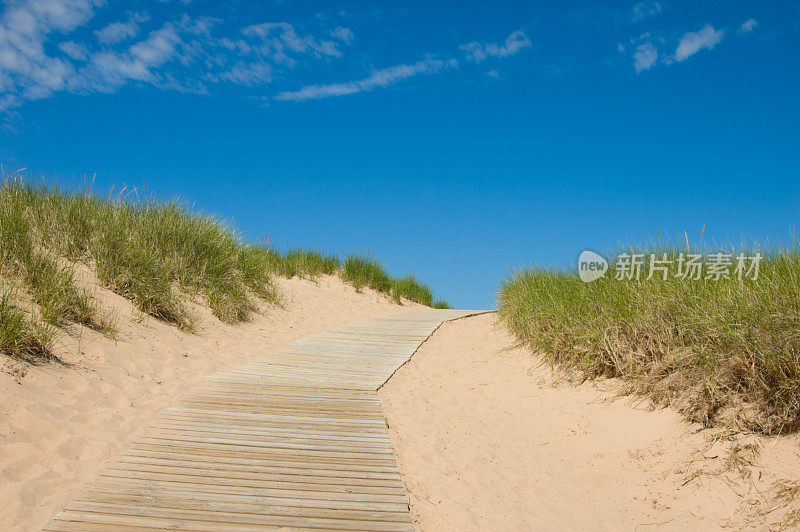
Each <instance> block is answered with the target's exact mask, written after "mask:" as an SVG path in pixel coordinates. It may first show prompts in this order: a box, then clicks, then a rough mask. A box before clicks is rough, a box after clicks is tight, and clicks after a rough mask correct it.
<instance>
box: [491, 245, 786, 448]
mask: <svg viewBox="0 0 800 532" xmlns="http://www.w3.org/2000/svg"><path fill="white" fill-rule="evenodd" d="M639 252H641V253H646V254H647V256H649V253H650V251H639ZM653 252H655V253H657V254H659V255H661V254H662V253H667V254H668V257H671V258H676V255H677V253H678V252H677V251H675V250H664V249H654V250H653ZM754 253H755V251H750V252H746V253H745V254H746V255H748V256H751V255H753V254H754ZM736 254H738V252H736V253H734V257H735V255H736ZM761 254H762V255H763V256H764V259H763V261H762V262H761V266H760V273H759V276H758V279H757V280H752V279H747V278H745V279H743V280H739V279H738V278H736V276H732V278H730V279H727V280H726V279H721V280H712V279H703V280H698V281H690V280H683V279H679V278H676V277H675V274H676V273H677V271H676V267H677V266H676V265H673V266H670V270H669V272H668V278H667V280H663V278H662V277H661V275H660V274H659V275H657V276H654V278H652V279H650V280H645V277H646V276H645V275H643V276H642V279H641V280H639V281H636V280H616V279H615V278H614V276H613V272H609V275H607V276H606V277H605V278H602V279H599V280H596V281H594V282H591V283H584V282H582V281H581V280H580V279H579V278H578V276H577V275H576V274H575V273H574V272H563V271H556V270H548V269H540V268H526V269H523V270H521V271H518V272H515V273H514V274H513V275H512V276H511V277H509V278H508V279H506V280H505V282H504V283H503V285H502V286H501V288H500V291H499V294H498V307H499V310H500V315H501V316H502V318H503V319H504V320H505V322H506V323H507V325H508V326H509V328H510V329H511V331H512V332H514V333H515V334H516V335H517V336H518V337H519V338H520V339H521V340H523V341H524V342H526V343H528V344H529V345H530V346H532V347H533V348H535V349H536V350H537V351H540V352H541V353H542V354H543V356H545V357H546V358H547V360H549V361H550V362H551V363H552V364H554V365H556V366H560V367H565V368H570V369H576V370H579V371H580V372H581V373H582V374H583V375H584V376H586V377H588V378H594V377H600V376H607V377H619V378H621V379H623V380H624V382H625V383H626V384H627V389H628V391H630V392H634V393H640V394H645V395H648V396H649V397H651V398H652V399H653V400H654V401H655V403H656V404H662V405H666V404H670V405H673V406H674V407H676V408H677V409H678V410H679V411H681V412H682V413H684V414H685V415H686V416H687V417H688V418H689V419H691V420H693V421H699V422H702V423H704V424H706V425H711V424H714V423H722V424H729V425H733V426H737V427H740V428H744V429H746V430H757V431H761V432H764V433H780V432H786V431H793V430H798V429H800V251H798V249H797V248H791V249H783V250H774V251H763V250H762V251H761ZM610 264H612V265H613V264H614V261H613V260H612V261H610ZM734 264H735V258H734Z"/></svg>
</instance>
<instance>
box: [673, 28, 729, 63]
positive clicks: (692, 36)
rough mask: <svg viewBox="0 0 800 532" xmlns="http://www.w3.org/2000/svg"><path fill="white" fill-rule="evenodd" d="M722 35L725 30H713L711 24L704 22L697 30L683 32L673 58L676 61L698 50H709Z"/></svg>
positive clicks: (686, 57)
mask: <svg viewBox="0 0 800 532" xmlns="http://www.w3.org/2000/svg"><path fill="white" fill-rule="evenodd" d="M724 35H725V30H715V29H714V26H712V25H711V24H706V25H705V26H703V28H702V29H701V30H699V31H694V32H692V31H690V32H688V33H685V34H684V35H683V37H681V39H680V41H678V47H677V48H676V49H675V55H674V58H675V60H676V61H686V60H687V59H689V58H690V57H691V56H693V55H694V54H696V53H697V52H699V51H700V50H703V49H708V50H711V49H712V48H714V47H715V46H716V45H717V44H719V42H720V41H721V40H722V37H723V36H724Z"/></svg>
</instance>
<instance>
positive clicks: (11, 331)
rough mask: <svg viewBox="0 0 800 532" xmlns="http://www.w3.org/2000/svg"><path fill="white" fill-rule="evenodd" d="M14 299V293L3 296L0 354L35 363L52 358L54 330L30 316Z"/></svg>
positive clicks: (0, 316)
mask: <svg viewBox="0 0 800 532" xmlns="http://www.w3.org/2000/svg"><path fill="white" fill-rule="evenodd" d="M15 299H16V298H15V296H14V293H13V292H12V291H4V292H2V294H0V352H2V353H6V354H7V355H10V356H13V357H16V358H20V359H23V360H27V361H29V362H33V363H36V362H39V361H41V360H43V359H46V358H49V357H50V356H51V350H52V347H53V341H54V338H55V334H54V331H53V329H52V328H50V327H47V326H46V325H44V324H42V323H39V322H37V321H36V320H35V319H33V318H31V317H29V316H28V315H27V314H26V312H25V311H24V310H22V309H21V308H19V307H18V306H17V305H16V304H15Z"/></svg>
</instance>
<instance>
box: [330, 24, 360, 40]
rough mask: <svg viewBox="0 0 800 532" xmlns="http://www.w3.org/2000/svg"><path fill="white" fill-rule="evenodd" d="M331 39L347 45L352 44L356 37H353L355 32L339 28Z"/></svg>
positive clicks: (332, 32)
mask: <svg viewBox="0 0 800 532" xmlns="http://www.w3.org/2000/svg"><path fill="white" fill-rule="evenodd" d="M331 37H333V38H335V39H339V40H340V41H342V42H343V43H345V44H350V43H351V42H353V39H355V35H353V31H352V30H351V29H350V28H343V27H341V26H339V27H338V28H335V29H334V30H333V31H331Z"/></svg>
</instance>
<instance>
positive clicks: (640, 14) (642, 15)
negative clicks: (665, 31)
mask: <svg viewBox="0 0 800 532" xmlns="http://www.w3.org/2000/svg"><path fill="white" fill-rule="evenodd" d="M660 13H661V4H659V3H658V2H656V1H654V0H644V1H643V2H639V3H638V4H636V5H634V6H633V20H634V21H639V20H643V19H646V18H650V17H653V16H655V15H658V14H660Z"/></svg>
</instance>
